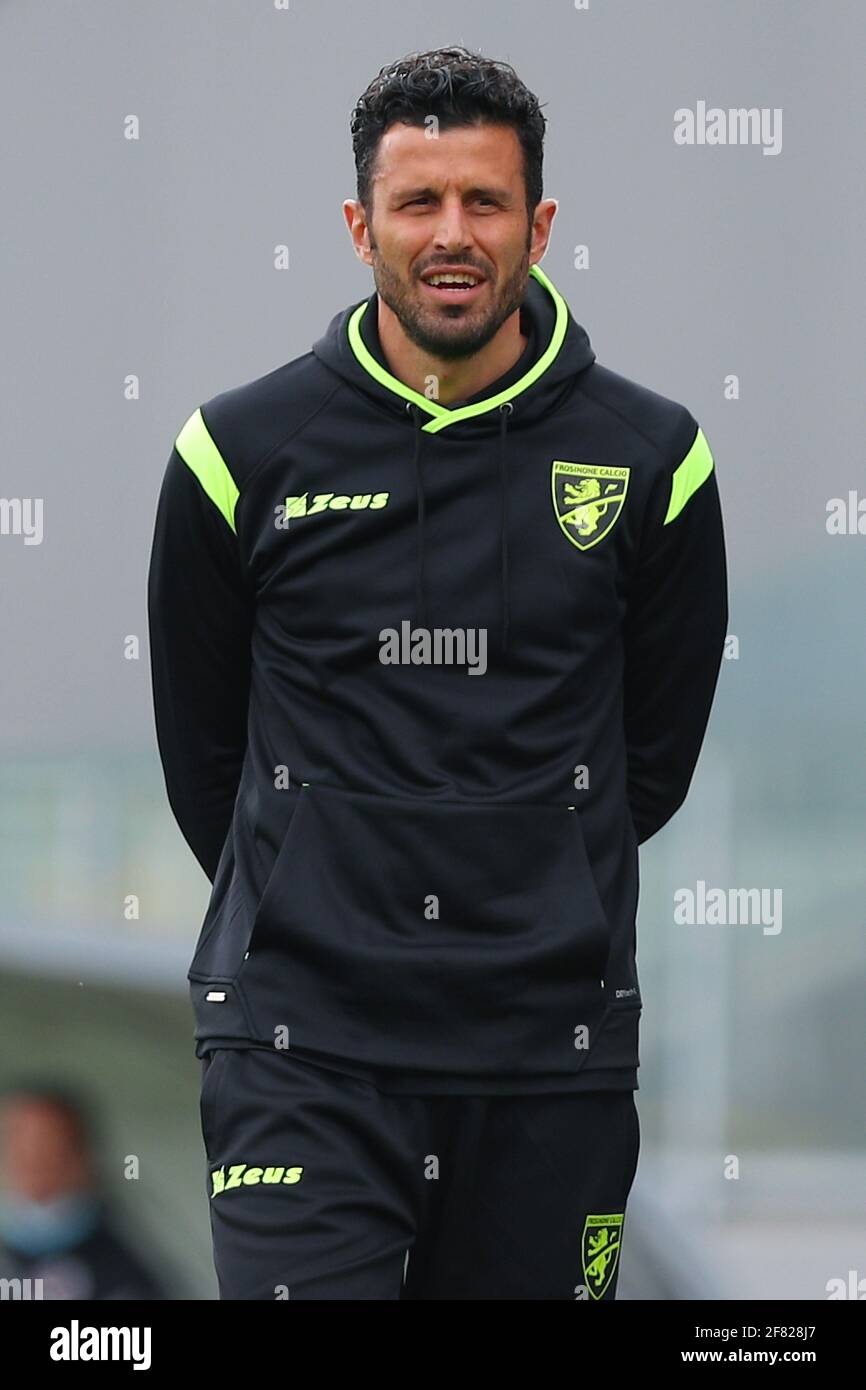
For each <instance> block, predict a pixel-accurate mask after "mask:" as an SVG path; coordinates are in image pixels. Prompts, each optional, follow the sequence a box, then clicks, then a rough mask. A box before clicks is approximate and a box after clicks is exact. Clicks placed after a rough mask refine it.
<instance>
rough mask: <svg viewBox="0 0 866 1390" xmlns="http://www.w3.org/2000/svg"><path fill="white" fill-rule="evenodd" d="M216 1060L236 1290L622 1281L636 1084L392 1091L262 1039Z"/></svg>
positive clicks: (530, 1290)
mask: <svg viewBox="0 0 866 1390" xmlns="http://www.w3.org/2000/svg"><path fill="white" fill-rule="evenodd" d="M203 1070H204V1075H203V1080H202V1095H201V1115H202V1130H203V1134H204V1140H205V1149H206V1152H207V1157H208V1201H209V1205H210V1215H211V1226H212V1231H213V1246H214V1262H215V1265H216V1271H217V1277H218V1280H219V1286H220V1297H221V1298H223V1299H286V1298H288V1299H298V1298H301V1299H397V1298H412V1299H500V1298H503V1299H562V1298H566V1299H581V1298H587V1299H589V1300H593V1299H598V1298H604V1299H613V1298H615V1296H616V1283H617V1276H618V1271H619V1251H620V1242H621V1240H622V1235H623V1231H624V1219H625V1210H626V1201H627V1198H628V1194H629V1191H630V1190H631V1186H632V1183H633V1181H634V1176H635V1171H636V1169H637V1161H638V1152H639V1147H640V1130H639V1125H638V1115H637V1109H636V1106H635V1102H634V1095H633V1093H632V1092H631V1091H587V1092H583V1093H580V1094H576V1095H567V1094H556V1095H521V1096H484V1095H473V1096H447V1095H436V1096H399V1095H385V1094H383V1093H382V1092H380V1091H379V1090H378V1089H377V1088H376V1087H374V1086H372V1085H370V1084H369V1083H367V1082H364V1081H357V1080H354V1079H353V1078H351V1077H347V1076H343V1075H342V1074H339V1073H337V1072H333V1071H330V1070H326V1069H324V1068H322V1067H318V1066H312V1065H310V1064H309V1063H308V1062H306V1061H300V1060H299V1059H297V1058H295V1057H293V1056H292V1055H291V1054H290V1053H288V1052H279V1051H277V1050H274V1051H273V1052H271V1051H270V1050H267V1049H258V1048H250V1049H239V1050H231V1049H220V1050H218V1051H216V1052H213V1053H211V1054H209V1056H208V1057H206V1058H205V1059H204V1061H203ZM407 1251H408V1264H407Z"/></svg>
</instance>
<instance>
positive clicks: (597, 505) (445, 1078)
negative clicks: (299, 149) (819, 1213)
mask: <svg viewBox="0 0 866 1390" xmlns="http://www.w3.org/2000/svg"><path fill="white" fill-rule="evenodd" d="M544 126H545V121H544V118H543V116H542V114H541V112H540V110H539V107H538V102H537V100H536V99H535V97H534V96H533V95H532V94H531V93H530V92H529V91H527V89H526V88H525V86H524V85H523V84H522V83H521V82H520V80H519V79H518V77H517V76H516V74H515V73H514V71H513V70H512V69H511V68H510V67H508V66H507V65H505V64H501V63H494V62H491V61H489V60H487V59H485V58H482V57H480V56H478V55H475V54H471V53H468V52H467V51H466V50H464V49H445V50H441V51H436V52H432V53H425V54H416V55H411V56H409V57H407V58H405V59H402V60H401V61H399V62H398V63H395V64H393V65H391V66H390V67H388V68H385V69H383V70H382V72H381V73H380V74H379V76H378V77H377V78H376V79H375V80H374V82H373V83H372V84H371V86H370V87H369V89H368V90H367V91H366V92H365V94H364V95H363V97H362V98H361V99H360V101H359V102H358V104H357V106H356V108H355V112H354V116H353V122H352V132H353V140H354V152H355V161H356V169H357V177H358V186H357V192H358V197H357V199H356V200H348V201H347V202H346V204H345V206H344V213H345V217H346V222H347V225H348V228H349V232H350V234H351V238H352V242H353V245H354V248H355V251H356V254H357V255H358V256H359V257H360V258H361V259H362V260H363V261H364V262H365V263H366V264H367V265H370V266H371V267H372V270H373V276H374V280H375V284H376V292H375V293H374V294H372V295H371V296H370V297H369V298H368V299H366V300H362V301H361V302H360V303H358V304H356V305H352V306H351V307H350V308H348V309H346V310H344V311H343V312H341V313H338V314H337V315H336V317H334V318H333V319H332V321H331V323H330V325H329V327H328V329H327V331H326V333H325V334H324V336H323V337H322V338H320V339H319V341H318V342H317V343H315V345H314V347H313V350H312V352H310V353H307V354H305V355H304V356H302V357H299V358H297V359H296V360H295V361H293V362H290V363H288V364H286V365H285V366H282V367H279V368H277V369H276V370H275V371H272V372H270V373H269V374H268V375H266V376H264V377H261V378H259V379H258V380H255V381H252V382H249V383H247V384H245V385H243V386H240V387H237V388H235V389H233V390H229V391H225V392H223V393H222V394H220V395H217V396H215V397H213V399H212V400H210V401H208V402H206V403H205V404H204V405H203V406H202V407H201V408H200V410H197V411H195V412H194V413H193V415H192V416H191V417H190V418H189V420H188V421H187V422H186V424H185V425H184V426H183V428H182V429H181V431H180V433H179V435H178V437H177V440H176V444H175V447H174V449H173V451H172V454H171V458H170V460H169V463H168V468H167V471H166V475H165V479H164V483H163V488H162V493H161V496H160V500H159V506H158V514H157V521H156V534H155V538H154V546H153V554H152V559H151V571H150V580H149V609H150V629H151V655H152V663H153V689H154V699H155V707H156V722H157V731H158V737H159V745H160V750H161V755H162V760H163V765H164V768H165V776H166V783H167V789H168V795H169V798H170V801H171V805H172V807H173V809H174V811H175V814H176V816H177V819H178V821H179V823H180V826H181V829H182V830H183V833H184V835H185V836H186V838H187V840H188V842H189V844H190V846H191V847H192V849H193V851H194V852H195V854H196V856H197V858H198V860H199V862H200V864H201V865H202V868H203V869H204V871H205V873H206V874H207V875H208V878H209V879H210V880H211V881H212V883H213V892H212V895H211V899H210V904H209V907H208V910H207V914H206V916H205V920H204V922H203V924H202V929H201V934H200V937H199V942H198V945H197V948H196V951H195V956H194V959H193V962H192V965H191V968H190V972H189V978H190V982H191V990H192V998H193V1003H194V1009H195V1015H196V1023H197V1027H196V1038H197V1044H198V1045H197V1052H198V1055H199V1056H201V1057H202V1058H203V1067H204V1078H203V1089H202V1123H203V1133H204V1139H205V1146H206V1150H207V1155H208V1167H209V1176H210V1181H209V1187H208V1191H209V1194H210V1212H211V1221H212V1229H213V1238H214V1253H215V1262H216V1268H217V1274H218V1277H219V1282H220V1290H221V1296H222V1297H223V1298H229V1299H231V1298H240V1299H245V1298H250V1299H258V1298H286V1297H288V1298H302V1299H304V1298H306V1299H392V1298H416V1299H443V1298H448V1299H474V1298H520V1299H558V1298H568V1299H573V1298H579V1299H582V1298H587V1299H600V1298H607V1299H610V1298H613V1297H614V1296H615V1292H616V1283H617V1275H618V1270H619V1260H618V1256H619V1249H620V1241H621V1237H622V1231H623V1225H624V1216H625V1206H626V1199H627V1197H628V1193H629V1190H630V1188H631V1184H632V1181H633V1179H634V1174H635V1169H636V1165H637V1158H638V1147H639V1129H638V1118H637V1111H636V1108H635V1104H634V1094H633V1093H634V1090H635V1089H636V1087H637V1084H638V1083H637V1067H638V1046H637V1044H638V1018H639V1014H640V1011H641V1000H640V994H639V988H638V979H637V973H636V969H635V914H636V908H637V893H638V866H637V847H638V845H639V844H640V843H642V842H643V841H645V840H647V839H648V838H649V837H650V836H651V835H653V834H654V833H655V832H656V831H657V830H659V829H660V827H661V826H662V825H664V824H665V822H666V821H667V820H669V818H670V817H671V816H672V815H673V813H674V811H676V809H677V808H678V807H679V806H680V805H681V803H682V801H683V799H684V798H685V795H686V792H687V789H688V786H689V782H690V780H691V777H692V773H693V771H694V768H695V764H696V762H697V758H698V753H699V750H700V746H701V742H702V739H703V735H704V731H705V728H706V723H707V719H708V716H709V710H710V706H711V702H712V698H713V693H714V690H715V685H716V681H717V677H718V672H719V667H720V661H721V654H722V644H723V638H724V633H725V626H726V621H727V599H726V574H725V556H724V544H723V533H722V523H721V516H720V508H719V499H718V492H717V487H716V481H715V475H714V469H713V459H712V456H711V454H710V450H709V446H708V444H707V442H706V440H705V438H704V435H703V433H702V431H701V430H700V428H699V427H698V424H697V422H696V421H695V420H694V419H693V417H692V416H691V415H690V413H689V412H688V410H687V409H686V408H685V407H684V406H682V405H679V404H677V403H676V402H674V401H672V400H668V399H666V398H665V397H663V396H660V395H657V394H655V393H654V392H652V391H649V390H646V389H644V388H643V387H641V386H639V385H636V384H635V383H633V382H631V381H628V380H626V379H625V378H623V377H621V376H618V375H616V374H615V373H613V372H612V371H609V370H608V369H606V368H604V367H602V366H600V365H599V364H598V363H597V362H596V360H595V354H594V352H593V351H592V348H591V347H590V343H589V339H588V337H587V334H586V333H585V331H584V330H583V328H581V327H580V326H579V325H578V324H577V323H576V322H575V320H574V319H573V317H572V315H571V313H570V311H569V308H568V306H567V304H566V302H565V300H564V299H563V297H562V295H561V294H560V293H559V292H558V290H557V289H556V287H555V286H554V284H553V283H552V281H551V279H550V277H549V276H548V275H547V274H545V273H544V272H543V271H542V270H541V267H540V265H539V262H540V261H541V259H542V257H543V255H544V252H545V250H546V248H547V244H548V239H549V236H550V229H551V223H552V221H553V217H554V214H555V211H556V206H557V205H556V203H555V201H554V200H552V199H542V197H541V192H542V183H541V169H542V145H543V136H544ZM407 1255H408V1262H407Z"/></svg>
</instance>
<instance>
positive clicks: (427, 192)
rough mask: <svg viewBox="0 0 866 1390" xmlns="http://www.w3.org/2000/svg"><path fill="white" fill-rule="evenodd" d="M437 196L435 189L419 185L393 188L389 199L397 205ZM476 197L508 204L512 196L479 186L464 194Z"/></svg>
mask: <svg viewBox="0 0 866 1390" xmlns="http://www.w3.org/2000/svg"><path fill="white" fill-rule="evenodd" d="M438 196H439V195H438V192H437V190H436V189H435V188H431V187H430V186H429V184H428V185H427V186H426V187H424V188H422V187H421V186H420V185H419V186H418V187H416V188H395V189H394V191H393V193H392V194H391V198H392V199H393V201H394V202H398V203H400V202H403V201H404V200H406V199H408V198H436V197H438ZM478 196H480V197H482V198H496V199H497V200H498V201H499V202H500V203H509V202H511V201H512V194H511V191H510V189H507V188H490V187H487V188H485V187H482V186H481V185H480V184H479V185H477V186H476V187H475V188H467V190H466V193H465V194H464V197H466V198H475V197H478Z"/></svg>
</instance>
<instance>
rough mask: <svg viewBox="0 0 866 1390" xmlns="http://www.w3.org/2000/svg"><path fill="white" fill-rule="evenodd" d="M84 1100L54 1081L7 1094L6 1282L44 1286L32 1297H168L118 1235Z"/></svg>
mask: <svg viewBox="0 0 866 1390" xmlns="http://www.w3.org/2000/svg"><path fill="white" fill-rule="evenodd" d="M102 1187H103V1184H102V1181H101V1178H100V1174H99V1169H98V1161H97V1156H96V1134H95V1125H94V1121H93V1117H92V1114H91V1110H90V1107H89V1106H88V1105H87V1104H86V1103H85V1102H84V1100H83V1098H82V1097H81V1096H79V1095H77V1094H75V1093H74V1092H73V1091H71V1090H69V1089H68V1088H66V1087H64V1086H59V1085H54V1084H52V1083H51V1082H41V1081H39V1082H34V1083H32V1084H30V1083H27V1082H20V1083H18V1084H16V1085H14V1086H7V1087H6V1088H4V1093H3V1094H2V1096H0V1278H3V1279H7V1280H9V1279H21V1280H28V1279H29V1280H31V1281H32V1280H37V1279H41V1280H42V1281H43V1282H42V1289H41V1291H40V1292H36V1289H37V1288H38V1286H37V1285H34V1284H32V1283H31V1284H30V1286H29V1289H30V1293H29V1296H30V1297H43V1298H46V1299H55V1300H57V1299H61V1300H65V1299H96V1300H100V1299H162V1298H165V1297H167V1296H168V1295H167V1294H166V1292H165V1290H164V1289H163V1288H162V1286H161V1285H160V1283H159V1282H158V1281H157V1280H156V1279H155V1278H154V1277H153V1276H152V1275H151V1273H150V1272H149V1271H148V1270H147V1269H146V1268H145V1267H144V1265H143V1264H142V1262H141V1261H140V1260H139V1258H138V1256H137V1255H136V1254H135V1253H134V1252H133V1251H132V1249H131V1248H130V1246H129V1245H128V1244H127V1242H126V1241H125V1239H123V1238H122V1237H121V1236H120V1235H119V1234H118V1232H117V1231H116V1230H115V1227H114V1221H113V1217H112V1213H111V1210H110V1206H109V1203H108V1201H107V1200H106V1198H105V1197H104V1196H103V1195H102Z"/></svg>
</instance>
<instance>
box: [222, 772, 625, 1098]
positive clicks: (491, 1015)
mask: <svg viewBox="0 0 866 1390" xmlns="http://www.w3.org/2000/svg"><path fill="white" fill-rule="evenodd" d="M609 944H610V940H609V932H608V924H607V921H606V918H605V914H604V910H603V907H602V904H601V901H600V899H599V896H598V892H597V889H596V886H595V881H594V879H593V875H592V871H591V868H590V865H589V862H588V859H587V853H586V847H585V845H584V840H583V835H582V832H581V826H580V818H579V812H577V811H575V810H571V809H569V808H567V807H566V806H565V805H560V806H551V805H527V804H515V803H504V804H503V803H497V804H490V803H474V802H462V801H461V802H453V801H452V802H442V801H429V800H419V799H404V798H397V797H380V796H374V795H368V794H366V793H360V792H350V791H344V790H337V789H334V788H324V787H318V786H316V787H311V786H307V787H304V788H303V789H302V791H301V793H300V796H299V800H298V804H297V806H296V808H295V811H294V814H293V816H292V820H291V822H290V825H289V829H288V831H287V834H286V837H285V840H284V841H283V844H282V846H281V848H280V851H279V854H278V856H277V859H276V862H275V864H274V868H273V871H272V873H271V875H270V878H269V879H268V883H267V886H266V888H265V892H264V895H263V897H262V899H261V901H260V903H259V907H258V911H257V913H256V916H255V920H254V923H253V929H252V939H251V944H250V954H249V958H248V959H247V960H246V961H245V963H244V965H243V968H242V970H241V974H240V985H241V988H242V990H243V993H244V995H245V997H246V1000H247V1004H248V1007H249V1009H250V1011H251V1013H252V1014H253V1016H254V1017H255V1020H256V1026H257V1030H258V1032H259V1034H260V1035H261V1036H267V1037H272V1036H274V1034H275V1032H277V1031H278V1030H287V1032H288V1045H289V1047H292V1046H296V1047H298V1048H300V1049H309V1050H313V1051H316V1052H320V1053H323V1054H328V1055H331V1056H337V1057H341V1058H343V1059H344V1060H355V1061H357V1062H364V1063H365V1064H369V1065H375V1066H384V1067H400V1068H403V1069H405V1068H424V1069H432V1070H449V1071H450V1070H454V1071H463V1072H471V1073H478V1074H489V1073H490V1072H502V1071H509V1072H516V1073H521V1072H536V1071H539V1070H544V1071H548V1072H568V1071H574V1070H577V1069H578V1067H579V1065H580V1064H581V1062H582V1061H583V1060H585V1057H586V1049H585V1047H584V1046H581V1047H578V1045H577V1043H576V1041H575V1036H576V1034H577V1033H578V1031H579V1030H581V1029H584V1030H585V1029H596V1028H597V1027H598V1026H599V1023H600V1019H601V1016H602V1014H603V1012H604V990H603V985H602V977H603V974H604V968H605V964H606V961H607V955H608V950H609ZM283 1036H285V1033H284V1032H283Z"/></svg>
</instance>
